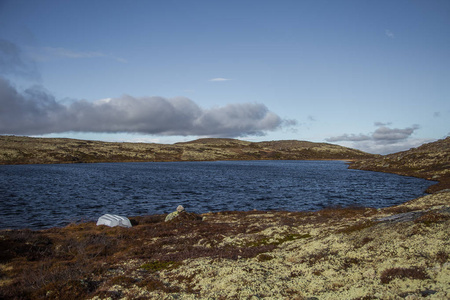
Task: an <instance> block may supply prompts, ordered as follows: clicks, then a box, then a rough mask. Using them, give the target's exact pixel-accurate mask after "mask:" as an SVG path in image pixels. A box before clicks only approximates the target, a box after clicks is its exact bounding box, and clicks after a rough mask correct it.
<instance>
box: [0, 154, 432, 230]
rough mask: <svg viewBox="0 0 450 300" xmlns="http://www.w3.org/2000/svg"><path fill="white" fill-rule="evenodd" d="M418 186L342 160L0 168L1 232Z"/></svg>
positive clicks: (409, 192)
mask: <svg viewBox="0 0 450 300" xmlns="http://www.w3.org/2000/svg"><path fill="white" fill-rule="evenodd" d="M432 184H434V182H432V181H427V180H424V179H419V178H414V177H405V176H399V175H395V174H386V173H378V172H370V171H360V170H351V169H348V168H347V164H346V163H345V162H343V161H214V162H149V163H98V164H56V165H4V166H0V229H5V228H13V229H17V228H30V229H43V228H49V227H54V226H65V225H67V224H69V223H71V222H80V221H95V220H97V218H98V217H100V216H101V215H103V214H106V213H110V214H118V215H122V216H127V217H131V216H138V215H150V214H167V213H170V212H172V211H174V210H175V209H176V207H177V206H178V205H180V204H181V205H183V206H184V207H185V208H186V210H187V211H190V212H196V213H205V212H210V211H211V212H217V211H235V210H237V211H247V210H253V209H256V210H287V211H315V210H319V209H322V208H325V207H332V206H343V207H348V206H367V207H375V208H381V207H388V206H392V205H396V204H400V203H403V202H406V201H408V200H411V199H414V198H417V197H420V196H422V195H424V191H425V190H426V189H427V188H428V187H429V186H430V185H432Z"/></svg>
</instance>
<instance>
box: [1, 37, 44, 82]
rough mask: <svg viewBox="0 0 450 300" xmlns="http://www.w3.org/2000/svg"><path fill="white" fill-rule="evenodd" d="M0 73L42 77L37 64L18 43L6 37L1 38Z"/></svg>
mask: <svg viewBox="0 0 450 300" xmlns="http://www.w3.org/2000/svg"><path fill="white" fill-rule="evenodd" d="M0 75H14V76H21V77H25V78H31V79H39V78H40V74H39V72H38V69H37V66H36V64H35V63H34V62H33V61H32V60H30V59H28V58H27V57H26V55H24V54H23V52H22V51H21V49H20V48H19V47H18V46H17V45H16V44H14V43H12V42H10V41H8V40H4V39H0Z"/></svg>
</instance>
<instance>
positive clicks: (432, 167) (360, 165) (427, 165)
mask: <svg viewBox="0 0 450 300" xmlns="http://www.w3.org/2000/svg"><path fill="white" fill-rule="evenodd" d="M350 168H353V169H360V170H371V171H379V172H389V173H396V174H400V175H407V176H415V177H421V178H426V179H430V180H436V181H439V184H437V185H434V186H432V187H430V189H429V190H428V192H435V191H437V190H442V189H449V188H450V137H447V138H445V139H442V140H438V141H436V142H433V143H428V144H424V145H422V146H420V147H417V148H412V149H410V150H408V151H402V152H398V153H393V154H389V155H384V156H378V157H373V158H370V159H363V160H359V161H356V162H354V163H353V164H352V165H351V166H350Z"/></svg>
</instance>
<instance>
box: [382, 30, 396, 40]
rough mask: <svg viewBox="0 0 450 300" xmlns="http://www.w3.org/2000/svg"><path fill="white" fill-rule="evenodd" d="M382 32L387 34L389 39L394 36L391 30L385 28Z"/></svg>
mask: <svg viewBox="0 0 450 300" xmlns="http://www.w3.org/2000/svg"><path fill="white" fill-rule="evenodd" d="M384 33H385V34H386V36H387V37H388V38H391V39H393V38H395V35H394V33H393V32H392V31H390V30H389V29H386V30H385V31H384Z"/></svg>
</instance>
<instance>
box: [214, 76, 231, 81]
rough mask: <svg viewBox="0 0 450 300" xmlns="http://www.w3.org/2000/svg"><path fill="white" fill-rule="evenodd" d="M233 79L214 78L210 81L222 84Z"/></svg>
mask: <svg viewBox="0 0 450 300" xmlns="http://www.w3.org/2000/svg"><path fill="white" fill-rule="evenodd" d="M230 80H231V79H228V78H222V77H217V78H212V79H210V80H209V81H212V82H222V81H230Z"/></svg>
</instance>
